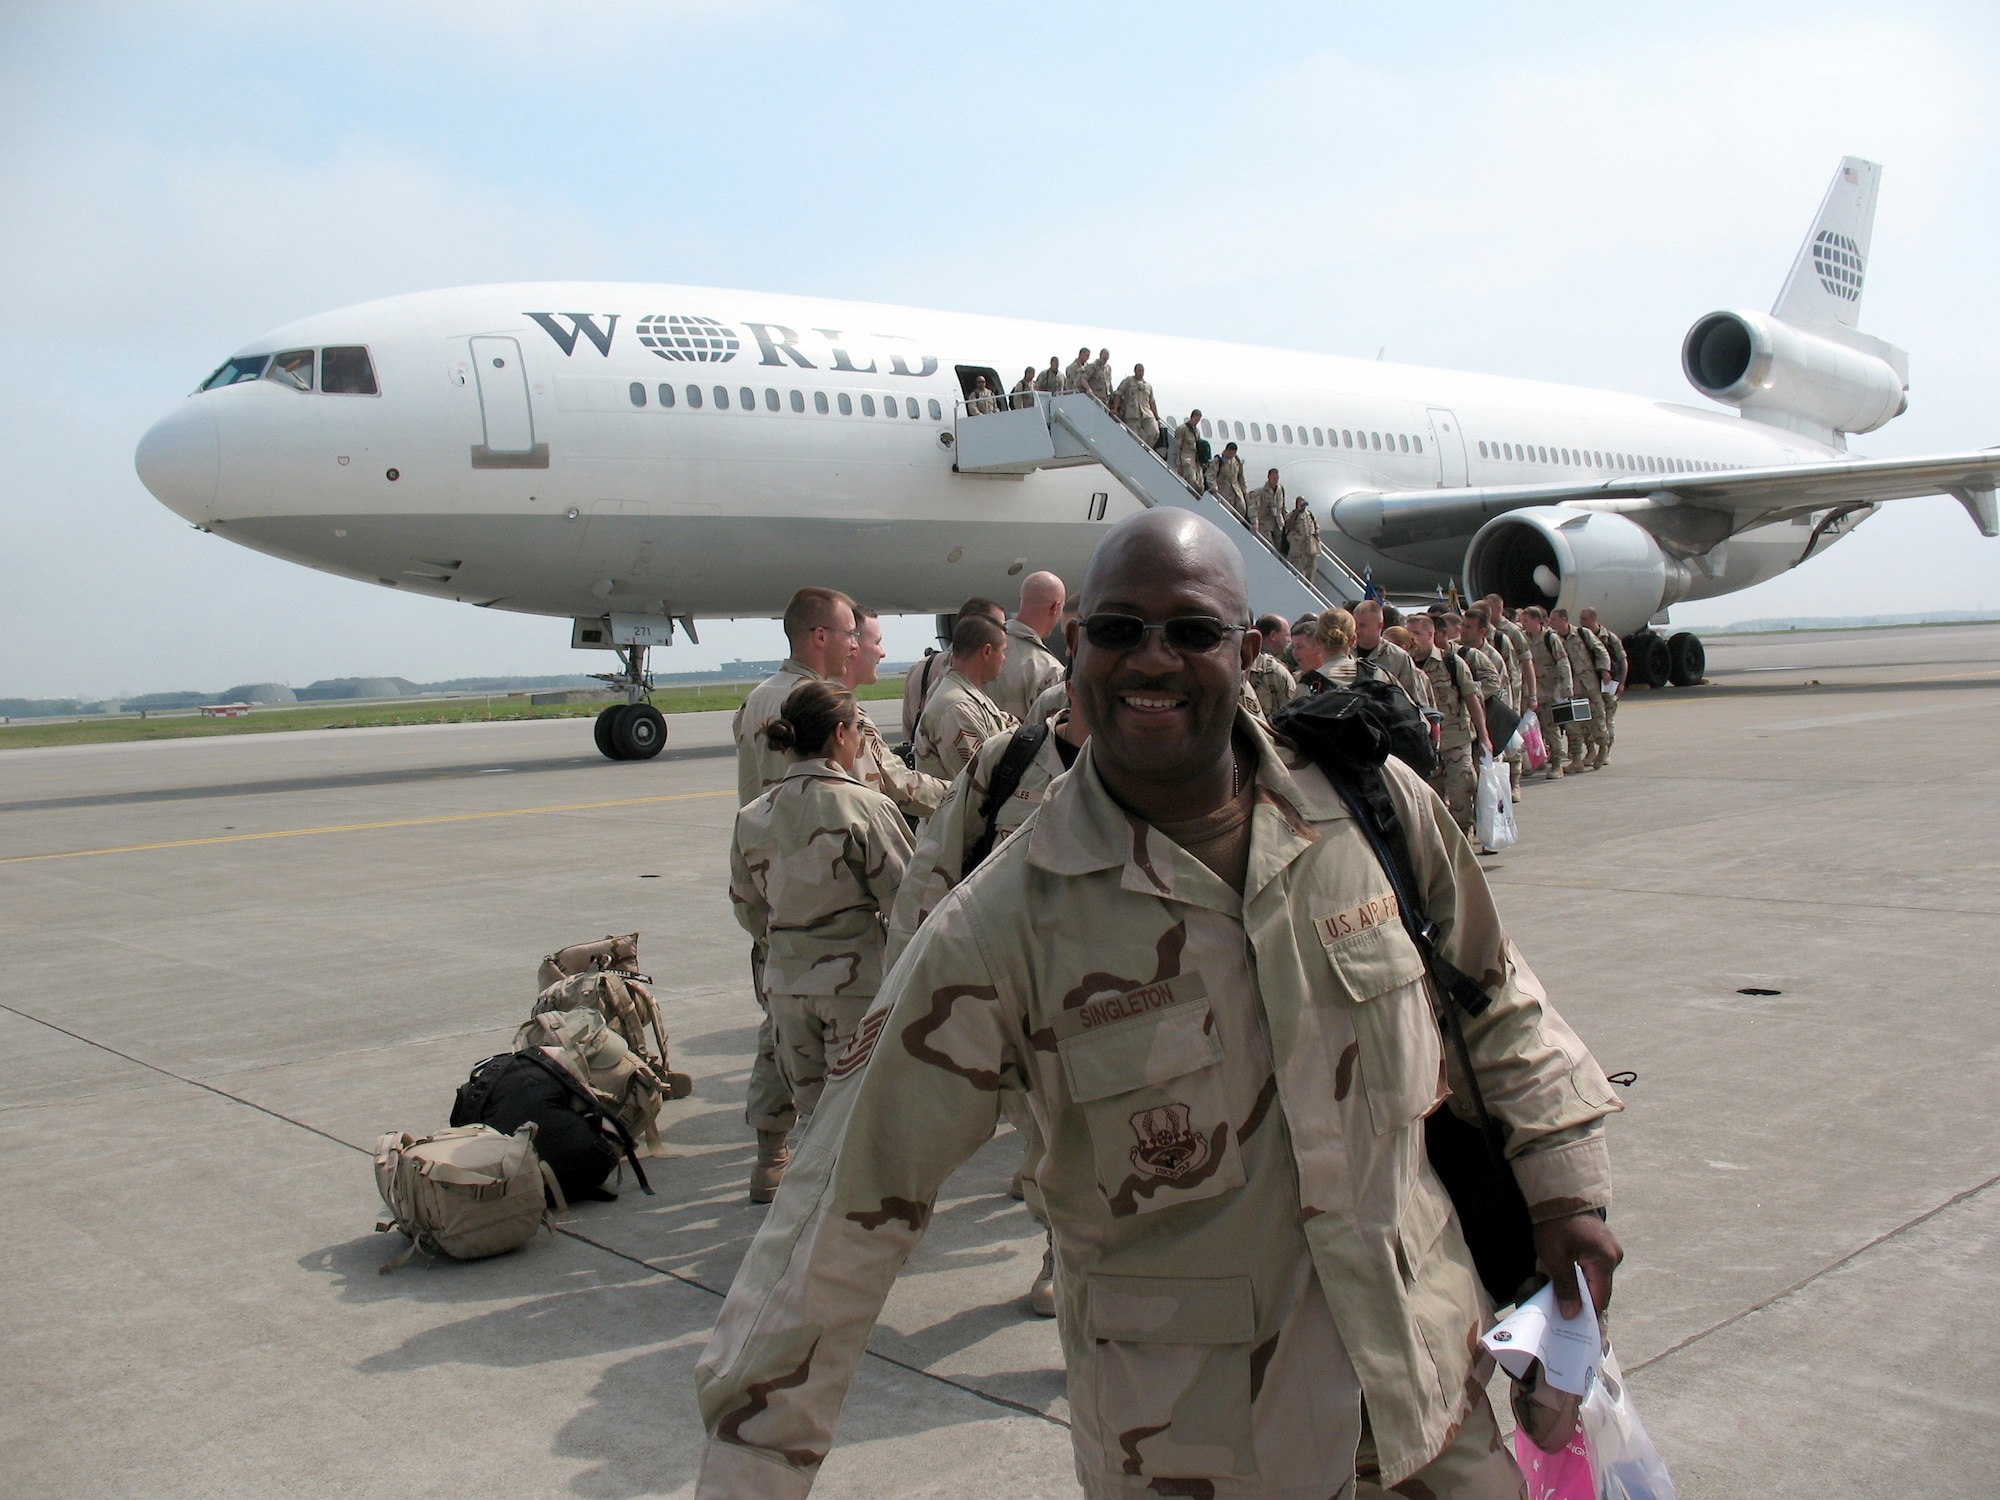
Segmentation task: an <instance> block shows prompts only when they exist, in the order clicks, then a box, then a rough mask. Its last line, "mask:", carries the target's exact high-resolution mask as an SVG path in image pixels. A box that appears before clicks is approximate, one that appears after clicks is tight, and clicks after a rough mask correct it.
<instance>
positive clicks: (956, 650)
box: [910, 615, 1016, 781]
mask: <svg viewBox="0 0 2000 1500" xmlns="http://www.w3.org/2000/svg"><path fill="white" fill-rule="evenodd" d="M1006 660H1007V632H1006V631H1005V630H1004V629H1002V628H1001V627H1000V626H998V625H996V624H994V623H993V621H991V620H989V619H987V618H986V617H985V616H984V615H968V616H966V617H965V618H964V619H962V620H960V621H959V622H958V625H957V627H956V628H955V629H953V631H952V633H951V670H950V671H949V672H947V673H946V674H945V677H944V681H942V682H940V683H939V684H938V685H937V690H936V691H935V692H933V693H932V694H931V697H930V702H928V703H926V704H925V705H924V712H923V716H922V717H921V718H919V719H918V720H917V734H916V738H915V739H914V740H912V741H911V742H910V743H911V744H912V746H913V747H914V748H915V751H916V760H917V769H918V770H919V771H923V772H925V773H926V774H928V775H931V776H935V777H937V778H938V779H939V780H940V781H955V780H957V779H958V773H959V772H960V771H963V770H964V769H965V763H966V762H967V761H969V760H971V759H972V757H973V756H975V755H977V754H978V753H979V747H980V746H981V745H983V744H985V743H986V741H987V740H988V739H989V738H990V737H991V736H993V735H996V734H998V733H999V732H1000V731H1001V730H1003V729H1012V728H1013V727H1014V725H1015V722H1016V721H1015V719H1014V717H1013V715H1011V714H1005V713H1002V712H1001V711H1000V710H999V709H998V708H997V707H995V706H994V703H993V700H992V699H991V698H989V697H987V696H986V692H985V689H986V686H987V684H988V683H990V682H992V681H993V679H994V678H996V677H998V676H999V675H1000V668H1001V666H1002V665H1003V664H1004V663H1005V662H1006Z"/></svg>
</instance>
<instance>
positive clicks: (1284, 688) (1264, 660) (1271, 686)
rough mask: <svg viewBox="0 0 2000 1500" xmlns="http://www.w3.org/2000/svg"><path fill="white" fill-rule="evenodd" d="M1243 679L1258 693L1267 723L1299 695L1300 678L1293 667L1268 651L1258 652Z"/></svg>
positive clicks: (1258, 700) (1258, 702) (1258, 699)
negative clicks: (1295, 675) (1292, 670)
mask: <svg viewBox="0 0 2000 1500" xmlns="http://www.w3.org/2000/svg"><path fill="white" fill-rule="evenodd" d="M1243 680H1244V681H1245V682H1247V683H1249V684H1250V688H1251V691H1253V692H1254V693H1256V695H1257V704H1258V707H1260V708H1261V709H1262V710H1263V711H1264V719H1265V721H1266V722H1267V723H1268V722H1269V721H1270V718H1271V715H1272V714H1274V713H1276V712H1277V711H1278V710H1279V709H1281V708H1283V707H1284V706H1285V705H1286V704H1287V703H1290V702H1291V701H1292V699H1294V698H1296V697H1297V696H1298V695H1299V683H1298V679H1297V678H1296V677H1294V676H1292V673H1291V669H1290V668H1288V667H1287V666H1286V665H1285V664H1284V663H1283V662H1281V661H1279V660H1278V658H1277V657H1275V656H1273V655H1272V654H1271V653H1270V652H1268V651H1259V652H1258V653H1257V659H1256V660H1255V661H1253V662H1251V663H1250V670H1249V671H1247V672H1245V673H1244V674H1243Z"/></svg>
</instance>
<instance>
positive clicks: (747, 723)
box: [729, 657, 826, 807]
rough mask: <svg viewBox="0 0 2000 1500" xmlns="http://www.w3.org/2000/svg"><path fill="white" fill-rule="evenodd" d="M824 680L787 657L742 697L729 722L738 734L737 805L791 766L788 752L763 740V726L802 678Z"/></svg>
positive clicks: (780, 777)
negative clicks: (748, 694)
mask: <svg viewBox="0 0 2000 1500" xmlns="http://www.w3.org/2000/svg"><path fill="white" fill-rule="evenodd" d="M825 680H826V679H825V678H823V677H821V676H820V675H819V673H817V672H815V671H814V670H813V669H812V668H811V667H809V666H807V665H806V664H805V663H804V662H802V661H796V660H794V659H792V658H791V657H786V658H785V663H784V665H783V666H781V667H779V668H778V670H777V671H776V672H774V673H773V674H772V675H771V676H769V677H766V678H765V679H764V680H763V681H762V682H760V683H758V684H757V685H756V686H755V687H754V688H752V689H750V696H749V697H747V698H745V699H744V700H743V704H742V706H741V707H740V708H738V709H737V710H736V717H735V718H734V719H732V720H730V722H729V732H730V733H731V734H733V735H735V736H736V805H737V806H738V807H742V806H743V805H744V804H745V803H749V802H754V801H756V800H757V795H758V793H760V792H762V791H763V790H764V788H766V787H768V786H775V785H776V784H777V783H778V782H780V781H783V780H784V779H785V772H787V771H789V770H790V769H791V768H792V757H791V755H790V754H789V753H788V752H786V751H783V750H773V749H772V748H771V747H770V746H769V745H767V744H765V743H764V734H763V730H764V726H765V725H766V724H768V723H770V722H771V721H772V720H773V719H775V718H777V717H778V714H779V711H780V710H782V709H783V708H784V706H785V700H786V699H787V698H789V697H791V696H792V689H793V688H795V687H797V686H798V685H799V684H800V683H802V682H824V681H825Z"/></svg>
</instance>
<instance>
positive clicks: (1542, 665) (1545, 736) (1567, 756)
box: [1521, 604, 1578, 781]
mask: <svg viewBox="0 0 2000 1500" xmlns="http://www.w3.org/2000/svg"><path fill="white" fill-rule="evenodd" d="M1548 617H1549V616H1548V611H1547V610H1545V609H1543V608H1542V607H1541V606H1540V605H1539V604H1530V605H1528V606H1527V607H1526V608H1525V609H1523V610H1522V611H1521V630H1522V632H1523V633H1524V634H1525V635H1526V636H1527V637H1528V660H1529V662H1530V663H1531V664H1532V665H1533V667H1534V671H1535V692H1536V701H1535V717H1536V718H1538V719H1539V720H1540V721H1541V725H1542V748H1543V749H1545V750H1547V751H1548V753H1549V765H1548V778H1549V780H1551V781H1560V780H1562V774H1563V767H1564V766H1565V765H1566V764H1567V763H1568V762H1569V761H1570V760H1572V759H1575V758H1578V757H1577V756H1576V755H1575V754H1573V752H1572V749H1571V745H1570V729H1571V726H1570V725H1567V724H1558V723H1557V722H1556V721H1555V708H1556V705H1557V704H1558V703H1563V702H1566V701H1568V700H1569V699H1570V698H1572V697H1574V696H1575V695H1576V680H1575V677H1574V674H1572V673H1571V671H1570V666H1569V653H1568V652H1567V651H1565V650H1564V649H1563V643H1562V639H1561V637H1559V636H1558V635H1557V634H1556V633H1555V632H1554V631H1553V630H1550V629H1549V628H1548V624H1547V621H1548Z"/></svg>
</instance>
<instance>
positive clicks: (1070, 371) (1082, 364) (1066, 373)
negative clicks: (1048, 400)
mask: <svg viewBox="0 0 2000 1500" xmlns="http://www.w3.org/2000/svg"><path fill="white" fill-rule="evenodd" d="M1092 363H1093V361H1091V360H1088V359H1073V360H1071V361H1070V362H1069V363H1068V364H1066V365H1064V366H1063V389H1064V390H1066V391H1087V390H1089V389H1090V367H1091V364H1092Z"/></svg>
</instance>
